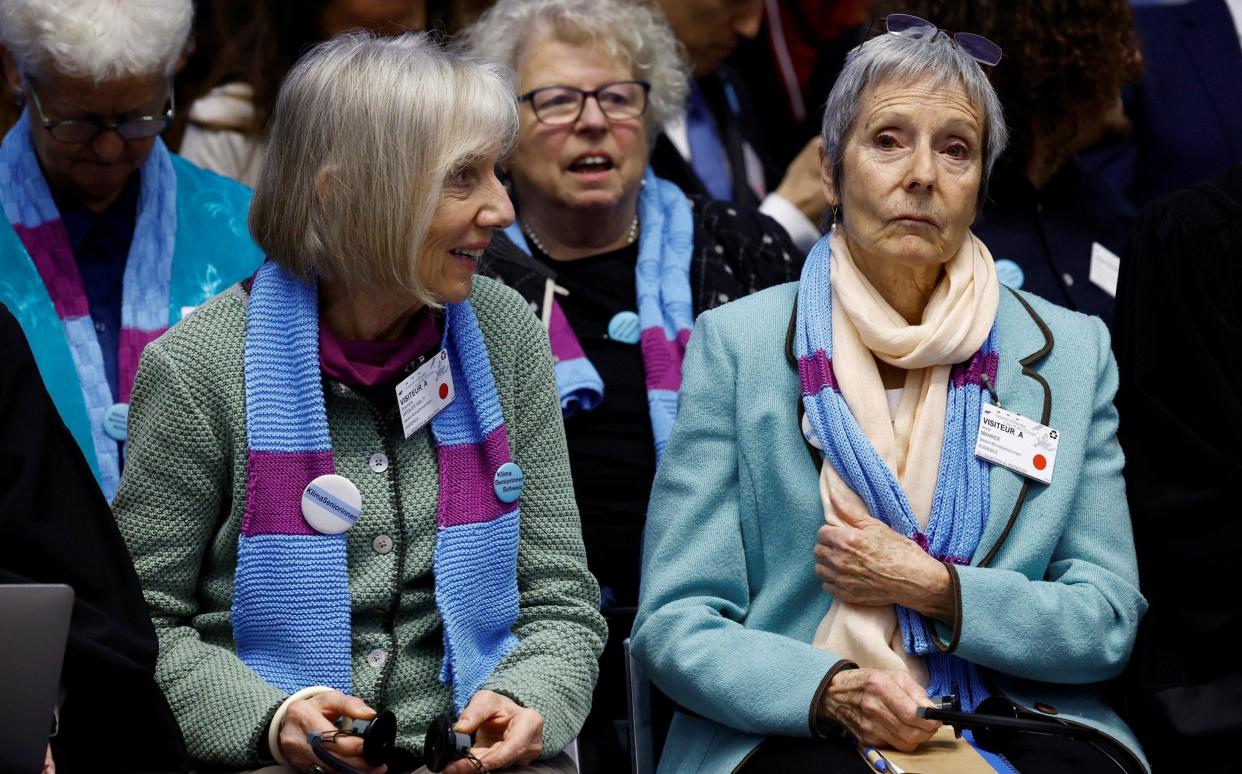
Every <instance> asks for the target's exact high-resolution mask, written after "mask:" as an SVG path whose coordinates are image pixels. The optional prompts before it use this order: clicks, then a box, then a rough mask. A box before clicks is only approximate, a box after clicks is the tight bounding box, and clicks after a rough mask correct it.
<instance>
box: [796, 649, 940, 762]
mask: <svg viewBox="0 0 1242 774" xmlns="http://www.w3.org/2000/svg"><path fill="white" fill-rule="evenodd" d="M934 706H935V705H934V704H933V703H932V702H931V700H930V699H928V698H927V692H926V691H924V690H923V688H922V686H920V685H919V684H918V683H916V682H915V681H914V678H912V677H910V675H909V674H907V673H906V672H900V671H890V670H885V669H842V670H841V671H840V672H837V674H836V675H835V676H834V677H833V678H832V682H830V683H829V684H828V690H826V691H824V698H823V700H822V702H821V704H820V713H821V715H826V716H827V717H828V719H830V720H835V721H836V722H837V723H840V724H841V725H843V726H845V728H846V730H848V731H849V732H850V733H851V734H853V735H854V738H856V739H857V740H858V741H859V742H860V743H862V744H864V745H867V746H869V747H893V748H895V749H898V750H901V751H902V752H913V751H914V750H915V749H916V748H917V747H918V746H919V745H920V744H922V743H923V742H926V741H927V740H928V739H930V738H931V737H932V734H935V733H936V730H937V729H939V728H940V722H939V721H935V720H924V719H923V718H920V717H919V716H918V715H917V714H916V712H917V710H918V708H919V707H934Z"/></svg>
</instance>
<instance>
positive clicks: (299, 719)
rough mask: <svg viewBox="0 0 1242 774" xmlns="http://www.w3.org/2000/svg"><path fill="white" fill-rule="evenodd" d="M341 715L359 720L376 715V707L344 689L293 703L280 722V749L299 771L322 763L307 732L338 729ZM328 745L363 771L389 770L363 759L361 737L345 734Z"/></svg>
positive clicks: (373, 772)
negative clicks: (337, 720) (308, 739)
mask: <svg viewBox="0 0 1242 774" xmlns="http://www.w3.org/2000/svg"><path fill="white" fill-rule="evenodd" d="M341 715H348V716H349V717H351V718H355V719H357V720H370V719H371V718H373V717H375V710H373V709H371V708H370V707H368V706H367V705H366V703H365V702H363V701H362V699H359V698H356V697H354V696H346V695H345V694H343V693H341V692H340V691H330V692H328V693H321V694H318V695H316V696H311V697H309V698H306V699H302V700H301V701H295V702H293V703H292V704H290V705H289V709H288V711H287V712H286V713H285V720H284V722H283V723H281V725H280V752H281V754H283V755H284V757H285V760H287V761H289V765H291V766H292V767H293V768H295V769H297V770H299V771H306V770H307V769H309V768H310V767H311V765H312V764H316V763H321V762H320V760H319V757H318V756H317V755H315V753H314V752H313V751H312V750H311V748H310V743H309V742H307V741H306V735H307V734H309V733H310V732H312V731H320V732H323V733H328V732H330V731H335V730H336V725H335V723H336V719H337V718H339V717H340V716H341ZM324 749H325V750H327V751H328V752H330V753H332V754H333V755H335V756H336V757H337V758H340V759H341V760H343V761H345V762H346V763H348V764H349V765H350V766H353V767H354V768H355V769H359V770H361V771H367V772H371V773H372V774H383V772H386V771H387V770H388V767H387V766H380V767H379V768H372V767H371V765H370V764H368V763H367V762H366V761H365V760H363V758H362V739H361V737H356V736H342V737H340V738H339V739H338V740H337V741H336V742H334V743H332V744H325V745H324ZM321 765H322V764H321Z"/></svg>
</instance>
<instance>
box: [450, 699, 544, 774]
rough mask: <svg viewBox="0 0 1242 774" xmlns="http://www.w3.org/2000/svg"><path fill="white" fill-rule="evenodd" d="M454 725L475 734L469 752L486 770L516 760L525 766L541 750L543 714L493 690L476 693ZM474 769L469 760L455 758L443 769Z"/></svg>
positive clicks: (462, 772) (461, 773)
mask: <svg viewBox="0 0 1242 774" xmlns="http://www.w3.org/2000/svg"><path fill="white" fill-rule="evenodd" d="M453 728H454V730H456V731H459V732H461V733H463V734H476V736H475V746H474V747H472V748H470V751H471V752H472V753H474V756H475V757H476V758H478V759H479V761H480V762H481V763H482V764H483V765H484V766H486V767H487V770H488V771H500V770H501V769H503V768H505V767H507V766H512V765H513V764H515V763H516V764H518V765H521V766H525V765H526V764H528V763H530V762H531V761H533V760H535V759H536V758H538V757H539V756H540V754H542V753H543V715H540V714H539V713H538V712H536V711H535V710H533V709H527V708H526V707H522V706H520V705H519V704H518V703H517V702H515V701H513V699H510V698H509V697H508V696H502V695H501V694H499V693H495V692H493V691H479V692H478V693H476V694H475V695H474V698H473V699H471V700H470V703H469V704H467V705H466V709H464V710H463V711H462V713H461V717H460V718H458V719H457V725H455V726H453ZM474 770H475V769H474V764H473V763H471V762H470V761H456V762H454V763H453V764H452V765H451V766H449V767H448V768H446V769H445V770H444V772H445V774H473V772H474Z"/></svg>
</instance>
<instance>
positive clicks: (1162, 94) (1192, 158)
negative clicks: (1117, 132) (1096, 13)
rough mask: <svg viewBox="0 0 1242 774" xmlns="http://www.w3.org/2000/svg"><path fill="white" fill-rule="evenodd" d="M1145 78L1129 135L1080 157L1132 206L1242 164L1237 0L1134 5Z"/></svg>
mask: <svg viewBox="0 0 1242 774" xmlns="http://www.w3.org/2000/svg"><path fill="white" fill-rule="evenodd" d="M1134 24H1135V26H1136V27H1137V28H1138V35H1139V39H1140V40H1141V42H1142V48H1143V77H1142V80H1141V81H1140V82H1139V83H1137V84H1135V85H1133V86H1131V87H1130V88H1127V89H1126V91H1125V102H1126V115H1127V116H1129V118H1130V121H1131V122H1132V123H1133V131H1132V132H1131V133H1130V134H1129V135H1127V136H1126V137H1125V138H1124V139H1122V141H1121V142H1119V143H1114V144H1108V145H1106V146H1104V147H1100V148H1098V149H1097V150H1095V151H1094V152H1092V153H1091V154H1089V155H1088V156H1087V157H1086V158H1085V159H1084V164H1087V165H1090V166H1091V167H1093V168H1095V169H1097V170H1098V171H1099V172H1100V173H1101V174H1103V175H1104V176H1105V177H1107V178H1108V179H1109V181H1110V182H1111V183H1112V184H1113V185H1114V186H1115V187H1116V189H1117V190H1119V191H1121V192H1122V193H1123V194H1125V195H1126V196H1127V197H1128V198H1129V199H1130V201H1131V202H1133V203H1134V205H1135V206H1136V207H1142V206H1143V205H1145V204H1147V203H1148V202H1150V201H1151V200H1152V199H1153V198H1155V197H1157V196H1159V195H1161V194H1163V193H1167V192H1169V191H1173V190H1175V189H1178V188H1183V187H1187V186H1190V185H1192V184H1194V183H1198V182H1199V181H1202V180H1206V179H1208V178H1211V177H1216V176H1219V175H1221V174H1224V172H1225V171H1226V170H1228V169H1229V168H1230V167H1231V166H1233V165H1235V164H1242V2H1239V0H1190V2H1153V1H1152V0H1147V2H1136V3H1134Z"/></svg>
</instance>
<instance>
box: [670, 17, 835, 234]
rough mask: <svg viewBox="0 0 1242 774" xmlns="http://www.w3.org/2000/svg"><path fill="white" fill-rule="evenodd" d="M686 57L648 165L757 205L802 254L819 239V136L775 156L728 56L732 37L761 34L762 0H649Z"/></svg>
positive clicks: (688, 184)
mask: <svg viewBox="0 0 1242 774" xmlns="http://www.w3.org/2000/svg"><path fill="white" fill-rule="evenodd" d="M653 2H654V3H655V4H656V5H658V6H659V7H660V8H661V9H662V10H663V11H664V15H665V17H666V18H667V19H668V24H669V26H670V27H671V28H672V30H673V33H674V34H675V35H676V36H677V39H678V40H680V41H681V43H682V45H684V46H685V48H686V53H687V54H688V55H689V57H690V66H691V75H692V77H691V78H689V79H688V83H689V87H690V91H689V94H688V96H687V97H686V100H685V104H684V107H680V108H679V109H677V110H674V111H672V112H670V114H669V115H668V116H666V117H665V118H664V121H663V123H662V125H661V126H660V127H659V130H660V131H659V132H658V133H657V134H656V136H655V138H654V146H653V148H652V152H651V166H652V169H654V170H655V173H656V174H657V175H659V176H660V177H662V178H664V179H666V180H671V181H672V182H674V183H676V184H677V185H678V186H680V187H681V189H682V190H683V191H685V192H686V193H694V194H702V195H705V196H709V197H711V198H713V199H717V200H719V201H727V202H733V203H735V204H740V205H743V206H747V207H759V209H760V211H761V212H763V213H764V214H765V215H768V216H770V217H771V218H773V219H774V220H775V221H777V222H778V223H780V224H781V226H782V227H783V228H784V229H785V231H787V232H788V233H789V236H790V238H791V239H792V240H793V242H794V244H795V245H797V246H798V249H799V250H800V251H801V252H803V253H805V252H806V250H808V249H809V248H810V247H811V245H813V244H814V243H815V240H816V239H818V238H819V233H820V232H819V220H820V218H821V217H822V216H823V213H824V203H823V197H822V196H820V195H819V189H818V185H819V184H818V180H819V178H818V174H819V172H818V159H819V155H818V154H819V151H818V144H817V141H816V140H814V139H812V140H810V141H808V142H807V143H806V144H805V145H804V146H803V147H802V148H801V149H800V152H799V153H798V155H797V156H796V157H795V158H794V159H793V161H791V162H790V163H789V165H788V167H786V168H782V167H780V166H778V165H777V164H776V162H775V161H774V160H773V158H772V155H771V152H770V151H769V149H768V145H767V139H766V137H765V136H764V131H763V128H762V125H761V123H760V122H759V120H758V119H757V117H756V115H755V107H754V105H753V103H752V101H751V97H750V93H749V91H748V90H747V88H746V85H745V83H744V82H743V80H742V78H741V77H740V76H739V75H738V73H736V72H735V71H733V70H732V69H731V68H730V67H729V66H728V65H727V64H726V60H727V59H728V57H729V55H730V54H731V53H732V52H733V50H734V48H735V47H736V46H737V44H738V42H739V41H741V40H744V39H751V38H754V37H755V36H756V35H758V34H759V29H760V23H761V22H762V19H763V14H764V3H763V0H653Z"/></svg>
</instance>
